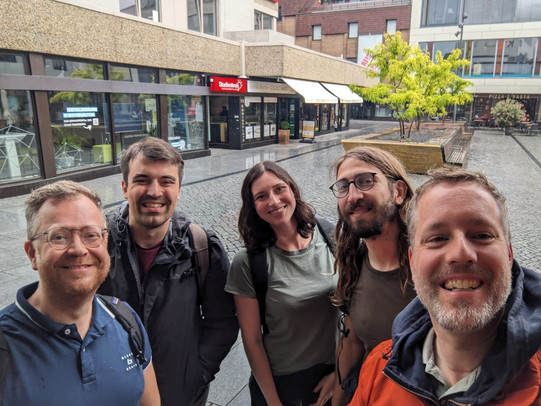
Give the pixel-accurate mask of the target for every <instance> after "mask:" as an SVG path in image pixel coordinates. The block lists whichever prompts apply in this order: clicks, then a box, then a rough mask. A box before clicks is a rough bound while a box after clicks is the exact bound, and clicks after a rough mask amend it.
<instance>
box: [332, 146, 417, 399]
mask: <svg viewBox="0 0 541 406" xmlns="http://www.w3.org/2000/svg"><path fill="white" fill-rule="evenodd" d="M333 170H334V173H335V175H336V182H335V183H334V184H333V185H332V186H331V187H330V189H331V190H332V192H333V193H334V195H335V196H336V198H337V203H338V223H337V225H336V244H337V245H336V253H335V258H336V262H335V265H336V272H338V286H337V289H336V292H335V295H334V298H333V301H334V303H335V304H336V305H337V306H340V307H341V308H342V310H343V311H344V315H343V316H342V319H341V320H342V326H341V330H342V338H341V340H340V343H339V345H338V349H337V354H336V383H335V389H334V394H333V402H332V404H333V405H334V406H337V405H340V406H342V405H345V404H346V403H347V402H348V401H349V400H350V399H351V397H352V396H353V393H354V391H355V388H356V386H357V382H358V373H359V369H360V365H361V363H362V361H363V360H364V358H365V356H366V355H367V354H368V353H369V352H370V351H371V350H372V348H374V347H375V346H376V345H377V344H379V343H380V342H381V341H384V340H387V339H389V338H390V337H391V326H392V322H393V320H394V318H395V316H396V315H397V314H398V313H399V312H400V311H401V310H402V309H403V308H404V307H405V306H406V305H407V304H408V303H409V302H410V300H411V299H412V298H414V297H415V291H414V289H413V286H412V281H411V273H410V270H409V262H408V251H407V250H408V242H407V233H406V226H405V224H404V222H403V220H402V217H401V214H402V211H403V210H404V207H405V205H406V203H407V202H408V201H409V200H410V199H411V197H412V195H413V192H412V188H411V186H410V184H409V182H408V180H407V176H406V170H405V169H404V166H403V165H402V164H401V163H400V161H399V160H398V159H397V158H396V157H395V156H394V155H392V154H390V153H388V152H386V151H384V150H381V149H378V148H371V147H358V148H354V149H352V150H350V151H348V152H347V153H345V154H344V155H343V156H341V157H340V158H339V159H338V160H337V161H336V163H335V164H334V166H333Z"/></svg>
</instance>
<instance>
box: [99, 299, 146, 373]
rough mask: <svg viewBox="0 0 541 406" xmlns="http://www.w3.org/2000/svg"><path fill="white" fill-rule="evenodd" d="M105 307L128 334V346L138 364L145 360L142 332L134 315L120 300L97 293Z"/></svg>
mask: <svg viewBox="0 0 541 406" xmlns="http://www.w3.org/2000/svg"><path fill="white" fill-rule="evenodd" d="M98 297H99V298H100V299H101V300H102V302H103V303H104V304H105V305H106V306H107V308H108V309H109V310H110V311H111V313H113V314H114V315H115V318H116V319H117V321H118V322H119V323H120V325H121V326H122V327H123V328H124V330H126V332H127V333H128V336H129V342H130V348H131V350H132V352H133V355H134V357H135V358H136V359H137V361H139V364H140V365H143V364H144V363H145V362H147V359H146V358H145V354H144V352H143V332H142V331H141V328H140V326H139V323H137V320H136V319H135V316H134V315H133V313H132V312H131V310H130V309H129V308H128V306H127V305H126V303H124V302H123V301H122V300H120V299H118V298H116V297H113V296H107V295H98Z"/></svg>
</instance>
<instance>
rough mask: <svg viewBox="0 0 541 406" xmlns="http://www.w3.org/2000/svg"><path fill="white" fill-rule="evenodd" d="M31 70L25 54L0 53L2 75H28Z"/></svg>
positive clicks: (0, 72)
mask: <svg viewBox="0 0 541 406" xmlns="http://www.w3.org/2000/svg"><path fill="white" fill-rule="evenodd" d="M29 72H30V70H29V69H28V64H27V63H26V58H25V57H24V56H23V55H18V54H8V53H0V75H28V74H29Z"/></svg>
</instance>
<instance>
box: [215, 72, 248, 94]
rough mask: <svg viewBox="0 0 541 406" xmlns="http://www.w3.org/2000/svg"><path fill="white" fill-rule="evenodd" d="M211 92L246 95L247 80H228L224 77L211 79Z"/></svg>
mask: <svg viewBox="0 0 541 406" xmlns="http://www.w3.org/2000/svg"><path fill="white" fill-rule="evenodd" d="M210 91H211V92H231V93H246V79H238V78H226V77H222V76H211V77H210Z"/></svg>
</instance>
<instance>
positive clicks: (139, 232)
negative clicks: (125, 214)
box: [130, 221, 169, 248]
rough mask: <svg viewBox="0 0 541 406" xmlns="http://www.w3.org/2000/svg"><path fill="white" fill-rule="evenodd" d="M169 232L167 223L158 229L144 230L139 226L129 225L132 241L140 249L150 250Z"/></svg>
mask: <svg viewBox="0 0 541 406" xmlns="http://www.w3.org/2000/svg"><path fill="white" fill-rule="evenodd" d="M167 230H169V221H166V222H165V223H164V224H162V225H161V226H160V227H156V228H151V229H149V228H145V227H142V226H141V225H140V224H135V223H134V224H131V223H130V234H131V237H132V239H133V241H134V242H135V243H136V244H137V245H138V246H140V247H141V248H152V247H155V246H156V245H158V244H160V243H161V242H162V241H163V240H164V238H165V235H166V234H167Z"/></svg>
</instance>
